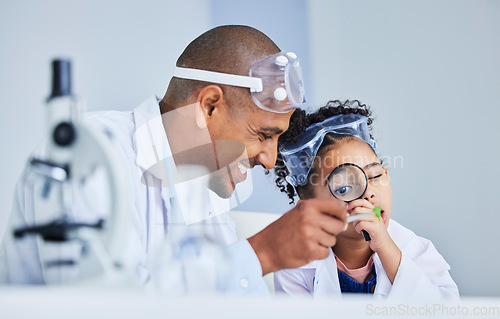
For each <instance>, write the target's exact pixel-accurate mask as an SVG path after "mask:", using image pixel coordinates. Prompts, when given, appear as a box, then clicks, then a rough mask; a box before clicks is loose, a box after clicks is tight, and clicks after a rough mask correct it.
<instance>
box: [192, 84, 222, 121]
mask: <svg viewBox="0 0 500 319" xmlns="http://www.w3.org/2000/svg"><path fill="white" fill-rule="evenodd" d="M197 102H198V104H197V106H196V123H197V124H198V127H200V128H205V127H207V122H208V121H210V120H211V119H212V118H213V117H214V116H216V115H217V114H218V113H219V112H221V111H222V109H223V106H224V104H225V100H224V92H223V91H222V89H221V88H220V87H219V86H218V85H208V86H205V87H203V88H202V89H201V90H200V93H198V101H197Z"/></svg>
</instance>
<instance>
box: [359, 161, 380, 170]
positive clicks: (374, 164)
mask: <svg viewBox="0 0 500 319" xmlns="http://www.w3.org/2000/svg"><path fill="white" fill-rule="evenodd" d="M377 165H380V166H382V164H380V163H379V162H373V163H370V164H368V165H366V166H365V167H364V168H363V169H364V170H367V169H370V168H372V167H374V166H377Z"/></svg>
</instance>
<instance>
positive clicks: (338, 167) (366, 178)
mask: <svg viewBox="0 0 500 319" xmlns="http://www.w3.org/2000/svg"><path fill="white" fill-rule="evenodd" d="M344 166H355V167H357V168H359V170H360V171H362V172H363V175H365V180H366V183H365V189H364V190H363V193H362V194H361V195H360V196H359V197H358V198H355V199H351V200H349V201H347V200H343V199H340V198H338V197H337V196H335V194H334V192H333V191H332V187H331V186H330V179H331V178H332V176H333V174H334V173H335V171H336V170H338V169H341V168H342V167H344ZM327 180H328V189H329V190H330V194H332V196H333V197H335V198H336V199H339V200H342V201H344V202H345V203H350V202H352V201H355V200H357V199H360V198H361V197H363V195H364V194H365V193H366V189H367V188H368V176H366V173H365V171H364V170H363V169H362V168H361V167H359V166H358V165H356V164H354V163H344V164H340V165H339V166H337V167H335V168H334V169H333V171H332V172H331V173H330V176H328V179H327Z"/></svg>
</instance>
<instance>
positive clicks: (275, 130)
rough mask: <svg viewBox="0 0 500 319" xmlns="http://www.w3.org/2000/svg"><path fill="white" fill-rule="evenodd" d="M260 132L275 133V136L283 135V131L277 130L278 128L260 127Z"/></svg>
mask: <svg viewBox="0 0 500 319" xmlns="http://www.w3.org/2000/svg"><path fill="white" fill-rule="evenodd" d="M260 130H261V131H266V132H272V133H275V134H281V133H283V130H282V129H280V128H278V127H261V128H260Z"/></svg>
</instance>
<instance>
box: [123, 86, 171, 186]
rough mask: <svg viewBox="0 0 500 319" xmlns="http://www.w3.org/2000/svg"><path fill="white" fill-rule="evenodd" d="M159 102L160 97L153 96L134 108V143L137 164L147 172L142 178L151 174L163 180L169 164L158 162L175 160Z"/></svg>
mask: <svg viewBox="0 0 500 319" xmlns="http://www.w3.org/2000/svg"><path fill="white" fill-rule="evenodd" d="M158 102H159V99H158V98H157V97H156V96H151V97H150V98H148V99H147V100H146V101H144V102H143V103H142V104H141V105H139V106H138V107H137V108H135V109H134V112H133V114H134V121H135V133H134V136H133V143H134V146H135V151H136V164H137V165H138V166H139V167H140V168H141V169H142V172H141V174H144V173H145V174H144V175H143V176H142V178H144V176H146V174H150V175H152V176H154V177H155V178H157V179H158V180H159V181H161V180H164V179H165V177H166V176H167V174H166V173H167V172H165V170H166V169H167V166H166V165H157V164H159V162H161V161H162V160H167V161H173V158H172V151H171V149H170V145H169V143H168V139H167V135H166V133H165V129H164V127H163V122H162V117H161V113H160V106H159V105H158ZM146 172H147V173H146ZM157 186H160V185H157Z"/></svg>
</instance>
